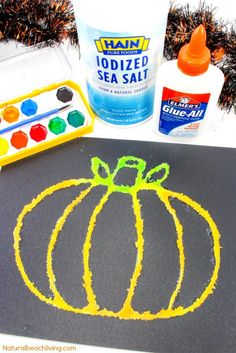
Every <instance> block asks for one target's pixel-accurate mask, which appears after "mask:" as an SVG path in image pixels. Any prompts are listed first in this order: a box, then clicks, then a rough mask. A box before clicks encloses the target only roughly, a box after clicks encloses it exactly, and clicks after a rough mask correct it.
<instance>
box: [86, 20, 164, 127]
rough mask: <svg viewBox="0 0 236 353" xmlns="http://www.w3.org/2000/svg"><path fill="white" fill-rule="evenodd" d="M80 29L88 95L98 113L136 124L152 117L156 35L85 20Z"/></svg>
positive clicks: (110, 120)
mask: <svg viewBox="0 0 236 353" xmlns="http://www.w3.org/2000/svg"><path fill="white" fill-rule="evenodd" d="M80 33H81V36H80V37H81V38H82V40H83V53H82V54H83V57H84V60H85V62H86V79H87V88H88V97H89V102H90V105H91V107H92V109H93V111H94V112H95V114H96V115H97V116H98V117H100V118H101V119H102V120H104V121H106V122H107V123H110V124H114V125H131V124H137V123H140V122H142V121H144V120H146V119H147V118H149V117H150V116H151V115H152V113H153V100H154V91H155V74H156V70H157V57H158V51H159V48H158V46H157V45H156V40H157V35H155V36H156V37H155V38H153V37H151V35H150V36H147V35H142V34H139V33H138V35H137V36H133V35H132V36H131V35H130V34H129V33H113V32H112V33H110V32H101V31H98V30H96V29H93V28H91V27H88V26H85V25H83V24H80ZM159 55H160V53H159Z"/></svg>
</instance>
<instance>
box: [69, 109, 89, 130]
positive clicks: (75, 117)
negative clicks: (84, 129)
mask: <svg viewBox="0 0 236 353" xmlns="http://www.w3.org/2000/svg"><path fill="white" fill-rule="evenodd" d="M84 120H85V118H84V115H83V113H81V112H79V111H78V110H73V111H72V112H70V113H69V114H68V117H67V121H68V123H69V124H70V125H71V126H73V127H80V126H83V125H84Z"/></svg>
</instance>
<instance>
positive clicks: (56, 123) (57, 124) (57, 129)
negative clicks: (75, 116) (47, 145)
mask: <svg viewBox="0 0 236 353" xmlns="http://www.w3.org/2000/svg"><path fill="white" fill-rule="evenodd" d="M48 128H49V130H50V131H51V132H52V133H53V134H55V135H60V134H62V133H63V132H65V130H66V123H65V121H64V120H63V119H61V118H59V117H58V116H57V117H56V118H53V119H51V120H50V122H49V124H48Z"/></svg>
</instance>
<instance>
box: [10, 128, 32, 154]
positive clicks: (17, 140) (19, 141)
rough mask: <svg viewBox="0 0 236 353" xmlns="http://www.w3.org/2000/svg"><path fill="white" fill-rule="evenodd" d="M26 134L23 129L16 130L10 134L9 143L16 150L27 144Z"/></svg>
mask: <svg viewBox="0 0 236 353" xmlns="http://www.w3.org/2000/svg"><path fill="white" fill-rule="evenodd" d="M27 143H28V136H27V135H26V133H25V132H23V131H17V132H14V134H12V137H11V144H12V146H13V147H15V148H17V149H18V150H19V149H21V148H24V147H26V146H27Z"/></svg>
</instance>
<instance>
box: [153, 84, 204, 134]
mask: <svg viewBox="0 0 236 353" xmlns="http://www.w3.org/2000/svg"><path fill="white" fill-rule="evenodd" d="M209 98H210V93H201V94H197V93H195V94H194V93H186V92H179V91H174V90H172V89H169V88H167V87H164V88H163V93H162V102H161V109H160V120H159V131H160V132H161V133H162V134H165V135H169V136H181V137H195V136H197V134H198V131H199V128H200V124H201V122H202V121H203V119H204V117H205V113H206V109H207V106H208V102H209Z"/></svg>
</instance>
